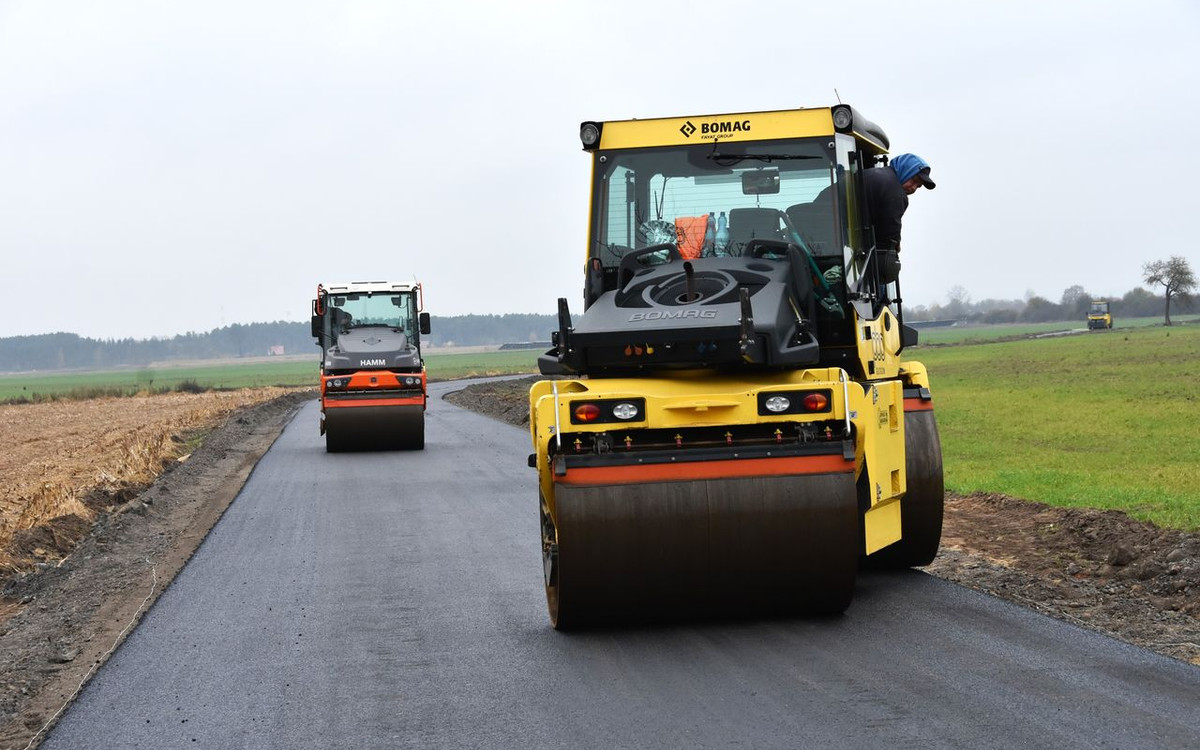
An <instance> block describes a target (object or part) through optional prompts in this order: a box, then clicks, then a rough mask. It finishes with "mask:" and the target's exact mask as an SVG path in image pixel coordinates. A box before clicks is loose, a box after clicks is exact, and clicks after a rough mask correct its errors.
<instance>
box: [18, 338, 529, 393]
mask: <svg viewBox="0 0 1200 750" xmlns="http://www.w3.org/2000/svg"><path fill="white" fill-rule="evenodd" d="M539 353H540V352H538V351H537V350H514V351H502V352H482V353H470V354H430V355H428V356H427V357H426V368H427V370H428V372H429V377H430V378H431V379H433V380H458V379H460V378H469V377H479V376H484V375H512V374H519V373H533V372H536V371H537V357H538V354H539ZM317 368H318V364H317V358H316V357H313V358H312V359H291V358H288V359H281V360H277V361H274V360H269V359H256V360H254V361H252V362H245V363H243V362H236V361H233V362H223V363H221V364H213V365H201V364H191V365H184V366H177V365H171V364H168V365H163V366H159V367H141V368H128V369H119V370H104V371H97V372H54V373H21V374H16V375H0V403H4V402H6V401H12V400H14V399H22V398H24V399H29V400H33V399H34V398H35V395H41V396H43V397H44V396H49V395H53V394H60V395H70V394H74V395H76V396H86V395H88V394H100V393H104V394H106V395H119V394H122V393H123V394H133V393H138V392H139V391H155V390H173V389H175V388H176V387H178V386H179V384H180V383H188V382H194V383H196V384H198V385H200V386H202V387H206V388H253V387H259V386H268V385H282V386H306V385H316V383H317Z"/></svg>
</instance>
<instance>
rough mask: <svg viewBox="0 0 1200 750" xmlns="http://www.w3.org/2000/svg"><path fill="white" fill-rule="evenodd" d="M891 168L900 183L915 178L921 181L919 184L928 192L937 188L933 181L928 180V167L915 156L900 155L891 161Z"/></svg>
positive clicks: (922, 160)
mask: <svg viewBox="0 0 1200 750" xmlns="http://www.w3.org/2000/svg"><path fill="white" fill-rule="evenodd" d="M891 166H892V169H893V170H895V172H896V176H897V177H899V178H900V181H901V182H908V181H909V180H911V179H912V178H914V177H917V178H919V179H920V180H921V184H922V185H924V186H925V187H927V188H929V189H930V190H933V189H934V188H935V187H937V185H936V184H935V183H934V182H933V180H931V179H929V171H930V167H929V165H928V164H926V163H925V160H924V159H922V158H921V157H919V156H917V155H916V154H900V155H899V156H896V157H895V158H894V159H892V164H891Z"/></svg>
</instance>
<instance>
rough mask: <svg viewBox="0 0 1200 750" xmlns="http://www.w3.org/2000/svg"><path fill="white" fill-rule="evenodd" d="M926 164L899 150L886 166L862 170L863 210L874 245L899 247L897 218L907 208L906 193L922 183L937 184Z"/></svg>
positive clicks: (909, 192) (883, 247)
mask: <svg viewBox="0 0 1200 750" xmlns="http://www.w3.org/2000/svg"><path fill="white" fill-rule="evenodd" d="M929 170H930V168H929V165H928V164H927V163H925V160H924V159H922V158H921V157H919V156H917V155H916V154H900V155H899V156H897V157H895V158H894V159H892V161H891V163H890V164H888V165H887V166H886V167H882V168H879V169H868V170H866V171H864V172H863V187H864V189H865V190H866V194H867V196H866V197H867V214H868V215H869V216H870V217H871V225H872V226H873V227H874V228H875V247H876V248H878V249H880V250H896V251H899V250H900V220H901V219H902V218H903V216H904V212H905V211H907V210H908V196H910V195H912V194H913V193H915V192H917V190H919V189H920V188H922V187H925V188H928V189H929V190H933V189H934V188H935V187H937V185H935V184H934V182H933V180H931V179H930V178H929Z"/></svg>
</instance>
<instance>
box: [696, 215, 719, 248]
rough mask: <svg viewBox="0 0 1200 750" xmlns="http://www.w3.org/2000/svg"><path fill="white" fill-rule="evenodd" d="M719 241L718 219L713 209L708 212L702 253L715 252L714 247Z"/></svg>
mask: <svg viewBox="0 0 1200 750" xmlns="http://www.w3.org/2000/svg"><path fill="white" fill-rule="evenodd" d="M716 241H717V219H716V217H715V216H714V215H713V212H712V211H709V212H708V226H706V227H705V228H704V247H703V248H702V249H701V251H700V254H701V255H703V256H706V257H707V256H709V255H712V254H713V247H714V245H715V243H716Z"/></svg>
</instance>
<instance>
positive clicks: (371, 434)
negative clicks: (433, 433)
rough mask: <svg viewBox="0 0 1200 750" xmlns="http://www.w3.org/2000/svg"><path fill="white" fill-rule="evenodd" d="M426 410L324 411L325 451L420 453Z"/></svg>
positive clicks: (360, 408) (357, 408)
mask: <svg viewBox="0 0 1200 750" xmlns="http://www.w3.org/2000/svg"><path fill="white" fill-rule="evenodd" d="M424 447H425V409H424V408H422V407H421V406H420V405H412V406H409V405H405V406H352V407H337V408H326V409H325V450H326V451H327V452H329V453H341V452H343V451H360V450H421V449H423V448H424Z"/></svg>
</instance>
